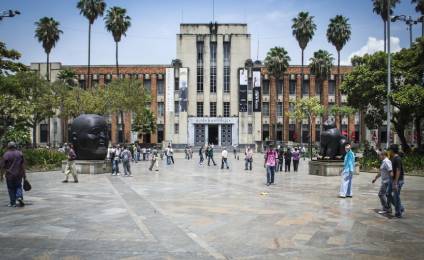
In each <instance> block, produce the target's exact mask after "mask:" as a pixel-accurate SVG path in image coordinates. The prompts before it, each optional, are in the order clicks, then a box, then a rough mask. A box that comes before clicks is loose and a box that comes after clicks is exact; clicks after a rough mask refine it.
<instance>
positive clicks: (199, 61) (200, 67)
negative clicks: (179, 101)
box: [196, 42, 204, 93]
mask: <svg viewBox="0 0 424 260" xmlns="http://www.w3.org/2000/svg"><path fill="white" fill-rule="evenodd" d="M196 48H197V69H196V72H197V75H196V80H197V93H202V92H203V74H204V73H203V48H204V44H203V42H197V44H196Z"/></svg>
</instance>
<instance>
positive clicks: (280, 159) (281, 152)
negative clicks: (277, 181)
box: [277, 147, 284, 172]
mask: <svg viewBox="0 0 424 260" xmlns="http://www.w3.org/2000/svg"><path fill="white" fill-rule="evenodd" d="M277 152H278V171H280V172H283V165H284V149H283V147H280V149H278V151H277Z"/></svg>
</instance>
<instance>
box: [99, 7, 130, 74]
mask: <svg viewBox="0 0 424 260" xmlns="http://www.w3.org/2000/svg"><path fill="white" fill-rule="evenodd" d="M126 13H127V10H125V9H124V8H121V7H116V6H114V7H112V8H110V9H109V10H108V11H107V14H106V17H105V23H106V29H107V30H108V31H109V32H111V33H112V35H113V40H114V41H115V56H116V75H118V76H119V66H118V43H119V42H120V41H121V37H122V35H124V36H125V33H126V32H127V30H128V28H129V27H130V26H131V18H130V17H129V16H128V15H126Z"/></svg>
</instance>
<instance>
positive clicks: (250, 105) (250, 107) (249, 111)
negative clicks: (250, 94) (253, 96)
mask: <svg viewBox="0 0 424 260" xmlns="http://www.w3.org/2000/svg"><path fill="white" fill-rule="evenodd" d="M247 114H248V115H249V116H250V115H252V114H253V101H248V102H247Z"/></svg>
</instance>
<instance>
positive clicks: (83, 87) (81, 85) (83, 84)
mask: <svg viewBox="0 0 424 260" xmlns="http://www.w3.org/2000/svg"><path fill="white" fill-rule="evenodd" d="M78 83H79V87H80V88H82V89H85V80H80V81H78Z"/></svg>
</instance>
